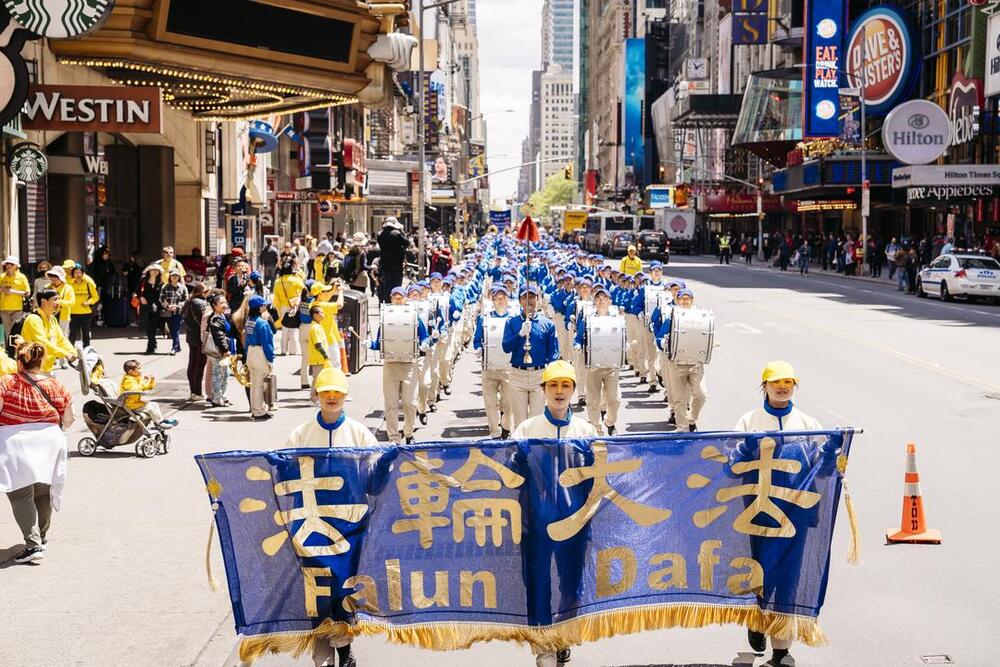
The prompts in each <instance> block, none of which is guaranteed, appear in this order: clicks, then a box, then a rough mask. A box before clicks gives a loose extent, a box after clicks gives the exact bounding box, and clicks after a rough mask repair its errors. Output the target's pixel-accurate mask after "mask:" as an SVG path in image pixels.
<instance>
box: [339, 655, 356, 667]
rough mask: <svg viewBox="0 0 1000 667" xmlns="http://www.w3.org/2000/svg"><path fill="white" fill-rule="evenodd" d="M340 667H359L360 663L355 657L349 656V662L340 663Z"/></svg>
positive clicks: (342, 661)
mask: <svg viewBox="0 0 1000 667" xmlns="http://www.w3.org/2000/svg"><path fill="white" fill-rule="evenodd" d="M340 667H358V661H357V660H355V659H354V656H353V655H350V656H347V660H341V661H340Z"/></svg>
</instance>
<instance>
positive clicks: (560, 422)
mask: <svg viewBox="0 0 1000 667" xmlns="http://www.w3.org/2000/svg"><path fill="white" fill-rule="evenodd" d="M544 414H545V418H546V419H548V420H549V423H550V424H552V425H553V426H555V427H556V428H564V427H566V426H569V423H570V422H571V421H572V420H573V410H572V409H570V410H567V411H566V419H556V418H555V417H553V416H552V413H551V412H549V406H547V405H546V406H545V413H544Z"/></svg>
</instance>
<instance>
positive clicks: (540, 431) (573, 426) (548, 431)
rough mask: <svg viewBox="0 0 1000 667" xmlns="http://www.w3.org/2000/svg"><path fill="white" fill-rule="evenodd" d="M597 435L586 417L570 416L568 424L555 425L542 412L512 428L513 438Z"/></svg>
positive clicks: (584, 436)
mask: <svg viewBox="0 0 1000 667" xmlns="http://www.w3.org/2000/svg"><path fill="white" fill-rule="evenodd" d="M591 437H597V429H595V428H594V426H593V425H592V424H591V423H590V422H588V421H587V420H586V419H581V418H580V417H577V416H575V415H574V416H572V417H570V420H569V425H568V426H561V427H557V426H556V425H555V424H553V423H552V422H551V421H549V418H548V417H546V416H545V414H544V413H542V414H540V415H538V416H537V417H531V418H530V419H526V420H524V421H523V422H521V423H520V424H519V425H518V427H517V428H516V429H514V434H513V438H514V439H515V440H524V439H525V438H591Z"/></svg>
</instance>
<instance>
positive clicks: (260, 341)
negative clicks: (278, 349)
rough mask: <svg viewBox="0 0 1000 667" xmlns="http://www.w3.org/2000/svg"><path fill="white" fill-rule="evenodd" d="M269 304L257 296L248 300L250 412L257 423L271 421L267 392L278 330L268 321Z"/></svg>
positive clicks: (246, 337)
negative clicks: (275, 330)
mask: <svg viewBox="0 0 1000 667" xmlns="http://www.w3.org/2000/svg"><path fill="white" fill-rule="evenodd" d="M269 305H270V304H268V302H267V301H266V300H265V299H264V297H262V296H258V295H256V294H255V295H253V296H251V297H250V299H249V300H248V307H249V310H248V314H247V319H246V322H245V323H244V325H243V343H244V345H245V347H246V351H247V361H246V363H247V368H248V369H249V370H250V412H251V415H252V417H253V419H255V420H264V419H270V418H271V414H270V413H269V412H268V400H267V396H266V395H265V393H264V390H265V383H266V382H267V377H268V376H269V375H271V364H273V363H274V331H273V329H272V328H271V322H270V319H269V318H268V306H269Z"/></svg>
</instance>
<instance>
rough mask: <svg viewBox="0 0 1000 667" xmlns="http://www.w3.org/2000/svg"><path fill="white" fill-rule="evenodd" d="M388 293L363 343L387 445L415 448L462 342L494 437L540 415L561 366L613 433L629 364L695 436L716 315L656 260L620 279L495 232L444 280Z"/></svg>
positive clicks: (593, 421) (589, 410)
mask: <svg viewBox="0 0 1000 667" xmlns="http://www.w3.org/2000/svg"><path fill="white" fill-rule="evenodd" d="M391 298H392V302H391V303H390V304H385V305H383V306H382V307H381V309H380V312H379V328H378V334H377V336H376V338H375V340H374V341H370V346H371V348H372V349H373V350H378V351H380V352H381V354H382V359H383V362H384V365H383V371H382V373H383V375H382V382H383V395H384V397H385V406H384V408H385V422H386V432H387V434H388V437H389V440H390V441H392V442H406V443H411V442H413V430H414V425H415V422H416V420H417V419H419V420H420V423H421V424H426V423H427V413H428V412H434V411H436V409H437V407H436V406H437V403H438V402H439V401H440V400H441V398H442V397H441V394H442V393H444V394H445V395H448V394H450V393H451V381H452V374H453V371H454V366H455V363H456V361H457V359H458V357H459V355H460V353H461V352H462V351H463V350H464V349H465V348H466V347H467V346H468V345H469V344H470V343H471V344H472V346H473V349H474V350H476V351H477V352H479V353H480V356H481V361H482V376H481V378H482V395H483V407H484V408H485V411H486V421H487V424H488V426H489V435H490V437H491V438H508V437H510V436H511V434H512V433H516V431H517V429H518V427H519V426H521V425H522V424H524V423H525V422H527V421H528V420H529V419H531V418H534V417H538V416H539V415H542V414H543V413H544V411H545V410H546V398H545V396H544V392H543V390H542V386H543V383H544V379H543V375H544V372H545V370H546V368H547V367H548V366H549V365H550V364H552V363H553V362H556V361H559V360H562V361H563V362H564V365H563V366H562V367H563V368H564V369H565V368H568V369H569V370H571V371H573V373H574V376H573V383H574V387H575V392H576V395H577V397H578V400H579V406H580V407H581V408H586V420H587V422H589V424H590V426H592V427H593V429H594V432H595V435H614V434H615V433H616V430H617V422H618V412H619V408H620V405H621V392H620V389H619V380H620V377H621V373H622V372H623V370H624V369H626V368H627V369H630V370H632V371H634V372H635V373H636V375H637V376H638V377H639V378H640V379H641V381H642V382H644V383H646V384H648V386H649V387H648V391H649V393H650V394H655V393H657V392H658V391H659V390H660V388H661V387H662V388H663V390H664V394H663V398H664V401H665V402H666V403H667V405H669V408H670V413H671V414H670V418H669V420H668V421H667V423H668V424H674V425H676V428H677V429H678V430H687V431H694V430H696V429H697V422H698V416H699V414H700V413H701V410H702V408H703V407H704V406H705V402H706V400H707V398H708V394H707V391H706V389H705V365H706V364H708V363H709V362H710V361H711V358H712V346H713V344H714V328H715V316H714V314H713V313H712V312H711V311H708V310H703V309H700V308H697V307H696V306H695V296H694V293H693V292H692V291H691V290H690V289H689V288H688V287H687V286H686V285H685V284H684V281H683V280H675V279H668V278H665V277H664V275H663V267H662V266H661V265H660V263H659V262H655V261H654V262H651V263H650V264H649V266H648V272H646V273H644V272H642V271H641V270H640V271H638V272H636V273H626V272H622V271H616V270H613V269H612V267H611V266H610V265H608V264H607V263H606V262H605V260H604V258H603V257H601V256H600V255H589V254H587V253H585V252H583V251H582V250H581V249H580V248H579V247H578V246H575V245H571V244H562V243H557V242H554V241H551V240H543V241H541V242H539V243H535V244H532V246H531V250H530V251H528V250H526V247H525V245H524V244H522V243H519V242H517V241H516V240H515V239H514V238H513V237H511V236H508V235H504V234H498V233H496V231H494V230H491V232H490V233H488V234H486V235H485V236H484V237H483V239H482V240H481V241H480V243H479V246H478V248H477V251H476V252H475V253H473V254H472V255H471V256H469V257H468V258H467V259H466V260H465V262H464V263H462V264H459V265H457V266H456V267H455V268H453V269H452V270H451V271H449V273H448V275H446V276H442V275H441V274H439V273H432V274H431V275H430V277H429V278H428V279H427V280H423V281H420V282H415V283H412V284H410V285H409V286H408V287H398V288H396V289H394V290H393V291H392V297H391ZM562 372H564V373H565V372H566V371H565V370H564V371H562ZM400 412H402V421H403V426H402V433H401V432H400V427H399V421H400Z"/></svg>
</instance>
